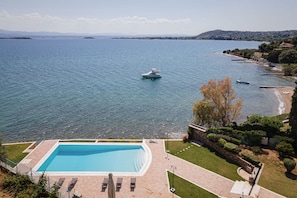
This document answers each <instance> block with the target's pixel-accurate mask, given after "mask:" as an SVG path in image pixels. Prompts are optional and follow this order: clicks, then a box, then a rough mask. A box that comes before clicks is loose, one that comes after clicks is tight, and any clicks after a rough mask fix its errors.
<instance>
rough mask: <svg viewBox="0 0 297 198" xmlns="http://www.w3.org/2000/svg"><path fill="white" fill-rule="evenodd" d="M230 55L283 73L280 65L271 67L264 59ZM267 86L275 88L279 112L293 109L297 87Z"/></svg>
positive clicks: (284, 112) (285, 112)
mask: <svg viewBox="0 0 297 198" xmlns="http://www.w3.org/2000/svg"><path fill="white" fill-rule="evenodd" d="M226 55H229V56H231V57H232V56H233V57H236V58H240V59H238V60H240V61H243V62H248V63H252V64H256V65H259V66H262V67H266V68H269V69H270V70H271V72H275V73H278V74H279V73H282V70H281V69H280V68H278V67H270V66H269V64H268V63H267V62H263V61H257V60H253V59H248V58H243V57H240V56H237V55H235V54H226ZM266 88H273V89H274V94H275V95H276V97H277V100H278V101H279V106H278V114H279V115H280V114H288V113H290V111H291V108H292V96H293V94H294V89H295V87H290V86H286V87H276V86H272V87H266Z"/></svg>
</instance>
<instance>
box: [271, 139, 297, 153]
mask: <svg viewBox="0 0 297 198" xmlns="http://www.w3.org/2000/svg"><path fill="white" fill-rule="evenodd" d="M275 149H276V150H277V151H278V152H279V155H280V156H292V155H294V148H293V146H292V144H290V143H287V142H285V141H282V142H280V143H278V144H277V145H276V147H275Z"/></svg>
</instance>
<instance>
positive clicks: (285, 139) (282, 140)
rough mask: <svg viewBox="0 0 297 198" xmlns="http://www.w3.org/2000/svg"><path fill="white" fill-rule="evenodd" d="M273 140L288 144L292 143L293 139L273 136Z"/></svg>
mask: <svg viewBox="0 0 297 198" xmlns="http://www.w3.org/2000/svg"><path fill="white" fill-rule="evenodd" d="M273 138H274V139H277V140H278V141H279V142H287V143H290V144H293V143H294V139H293V138H290V137H286V136H280V135H275V136H273Z"/></svg>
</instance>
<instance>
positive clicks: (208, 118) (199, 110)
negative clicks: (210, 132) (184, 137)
mask: <svg viewBox="0 0 297 198" xmlns="http://www.w3.org/2000/svg"><path fill="white" fill-rule="evenodd" d="M214 108H215V107H214V106H213V105H211V104H210V103H209V102H207V101H206V100H205V99H201V100H199V101H197V102H196V103H195V104H194V106H193V114H194V123H196V124H198V125H202V126H208V127H211V126H212V125H213V124H212V123H213V119H212V112H213V111H214Z"/></svg>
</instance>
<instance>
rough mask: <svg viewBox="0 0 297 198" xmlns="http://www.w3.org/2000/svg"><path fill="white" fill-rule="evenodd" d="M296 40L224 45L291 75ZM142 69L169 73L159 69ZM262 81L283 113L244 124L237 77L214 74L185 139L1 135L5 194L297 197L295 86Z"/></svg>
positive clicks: (295, 71)
mask: <svg viewBox="0 0 297 198" xmlns="http://www.w3.org/2000/svg"><path fill="white" fill-rule="evenodd" d="M183 39H184V38H183ZM296 44H297V39H296V37H288V38H287V37H286V38H281V39H277V40H270V42H269V43H268V42H263V44H261V45H260V46H259V49H256V50H255V49H245V50H240V49H231V50H228V51H225V53H227V54H230V55H232V56H234V57H236V58H235V59H236V60H237V61H246V62H251V61H253V62H255V63H257V64H259V65H260V66H265V67H266V69H267V73H269V74H271V75H278V76H279V77H280V78H287V80H288V81H294V80H296V76H297V49H296ZM235 59H234V60H235ZM142 77H143V78H145V79H146V82H150V81H149V80H150V79H154V80H159V81H161V80H164V77H163V78H161V74H160V70H158V69H153V70H152V71H150V72H148V73H144V74H142ZM156 78H157V79H156ZM237 83H238V84H241V85H240V86H251V85H250V82H246V81H237ZM263 88H267V89H273V90H275V91H277V93H278V96H279V98H280V101H281V108H282V110H281V112H280V114H279V115H276V116H262V115H250V116H248V118H247V119H246V120H244V121H243V122H242V123H237V122H235V121H234V120H236V119H237V118H238V117H239V116H240V112H241V110H242V107H243V103H242V100H241V99H240V98H236V97H235V93H234V90H233V88H232V81H231V79H230V78H224V79H219V80H218V79H216V80H211V79H210V80H209V81H208V82H205V84H203V85H202V86H201V87H200V89H199V91H200V92H201V95H202V96H203V98H202V99H199V100H197V101H196V102H195V103H194V104H193V107H192V112H193V121H192V122H191V123H189V125H188V126H185V127H186V128H187V129H186V131H185V135H184V136H182V137H180V138H178V139H170V138H168V136H167V137H166V136H165V137H164V138H158V139H153V138H152V139H112V138H111V139H67V138H65V139H47V140H42V141H32V142H10V143H9V142H6V141H5V139H4V138H2V139H1V141H0V160H1V164H0V165H1V175H0V176H1V177H0V189H1V190H0V197H3V198H4V197H5V198H10V197H20V198H23V197H24V198H25V197H36V198H37V197H51V198H54V197H61V198H70V197H71V198H72V197H76V198H77V197H84V198H95V197H100V198H104V197H108V198H112V197H119V198H120V197H122V198H127V197H148V198H150V197H160V198H163V197H164V198H167V197H168V198H169V197H194V198H196V197H203V198H205V197H206V198H208V197H220V198H223V197H224V198H239V197H241V198H243V197H245V198H256V197H260V198H283V197H292V198H293V197H297V188H295V186H296V184H297V183H296V181H297V169H296V161H297V159H296V151H297V144H296V141H297V88H296V86H295V87H294V86H292V87H287V86H272V87H269V86H267V87H263ZM4 132H5V131H4Z"/></svg>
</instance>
